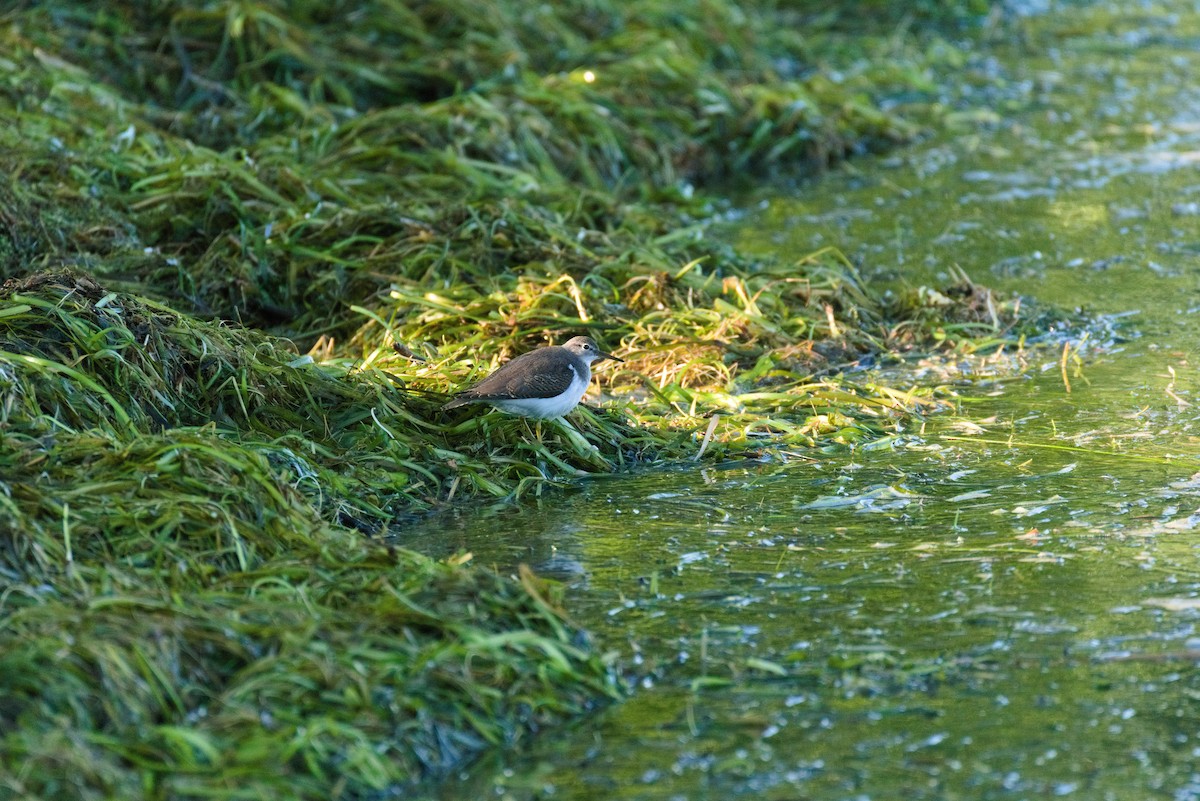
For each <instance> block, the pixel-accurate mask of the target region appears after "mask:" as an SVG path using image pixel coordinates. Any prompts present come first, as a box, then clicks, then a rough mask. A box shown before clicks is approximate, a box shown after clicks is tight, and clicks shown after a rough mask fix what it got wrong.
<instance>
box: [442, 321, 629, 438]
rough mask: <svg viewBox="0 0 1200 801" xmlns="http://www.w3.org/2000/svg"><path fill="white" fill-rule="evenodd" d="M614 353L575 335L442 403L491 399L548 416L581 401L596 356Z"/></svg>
mask: <svg viewBox="0 0 1200 801" xmlns="http://www.w3.org/2000/svg"><path fill="white" fill-rule="evenodd" d="M598 359H612V360H613V361H614V362H619V361H621V359H618V358H617V357H616V356H613V355H612V354H611V353H605V352H604V351H602V350H600V346H599V345H597V344H596V340H594V339H592V338H591V337H574V338H573V339H569V340H567V342H566V344H565V345H556V346H552V347H548V348H538V349H537V350H533V351H530V352H529V353H523V354H521V355H520V356H518V357H517V358H515V359H513V360H512V361H511V362H508V363H507V364H505V365H503V366H502V367H501V368H500V369H499V370H497V371H496V372H494V373H492V374H491V375H489V376H488V377H487V378H485V379H483V380H482V381H480V382H479V383H478V384H475V385H474V386H472V387H470V388H468V389H465V390H463V391H462V392H459V393H458V394H457V395H455V396H454V400H452V401H450V402H449V403H447V404H446V405H445V406H443V407H442V408H443V409H454V408H457V407H459V406H465V405H467V404H468V403H489V404H491V405H492V406H495V407H496V408H497V409H500V410H501V411H504V412H508V413H509V414H517V415H520V416H522V417H531V418H534V419H536V420H549V419H550V418H552V417H562V416H563V415H564V414H566V413H567V412H569V411H571V410H572V409H574V408H575V407H576V405H578V404H579V399H580V398H582V397H583V393H584V392H585V391H586V390H587V387H588V382H589V381H591V380H592V367H591V365H592V362H594V361H596V360H598Z"/></svg>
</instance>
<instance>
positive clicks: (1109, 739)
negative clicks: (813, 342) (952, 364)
mask: <svg viewBox="0 0 1200 801" xmlns="http://www.w3.org/2000/svg"><path fill="white" fill-rule="evenodd" d="M1020 26H1021V28H1022V32H1023V36H1022V39H1021V40H1022V41H1023V44H1021V45H998V46H997V47H996V48H995V49H994V50H993V51H992V52H991V53H988V54H983V55H980V56H978V58H976V59H975V60H974V61H973V62H972V64H971V66H970V68H969V69H967V70H965V72H964V77H966V78H967V79H968V81H967V82H968V83H974V84H975V85H976V86H977V87H982V88H975V89H972V90H970V91H969V92H968V93H967V94H965V95H964V96H963V97H961V98H951V99H949V102H954V103H956V104H959V105H960V106H961V107H962V108H963V109H964V113H963V114H962V115H961V116H960V120H961V124H962V125H963V126H964V128H963V129H960V130H958V131H955V132H953V133H952V134H951V135H946V136H940V137H936V138H934V139H932V140H930V141H929V142H926V143H924V144H921V145H917V146H913V147H911V148H908V149H905V150H904V151H902V152H899V153H896V154H892V155H889V156H886V157H883V158H880V159H877V160H861V161H858V162H856V163H855V164H854V165H853V166H852V167H851V168H850V169H846V170H841V171H838V172H836V173H834V174H831V175H829V176H827V177H826V178H824V179H823V180H822V181H821V182H819V183H817V184H815V185H812V186H806V187H804V188H803V190H802V191H801V192H800V193H799V194H798V195H797V196H796V197H794V198H793V197H788V196H786V195H783V194H781V193H780V190H779V189H778V188H776V189H774V190H771V191H766V190H764V192H763V194H762V195H761V196H760V197H756V198H753V199H751V200H750V201H749V202H748V204H747V205H748V208H749V211H748V212H747V214H746V216H745V218H744V219H742V220H741V221H740V223H739V224H738V226H737V227H735V228H733V229H731V230H730V231H729V232H728V235H729V236H731V237H733V238H735V239H737V240H738V242H739V244H740V245H741V246H743V247H748V248H759V249H770V250H773V251H776V252H781V253H789V252H794V253H795V254H796V255H801V254H803V253H806V252H809V251H811V250H814V249H816V248H819V247H822V246H825V245H830V244H833V245H838V246H840V247H842V248H843V249H844V250H846V251H847V253H848V255H850V256H851V257H852V258H854V259H855V260H856V261H858V262H860V263H862V264H863V265H864V271H865V272H866V273H867V274H869V275H871V276H873V279H872V280H878V281H893V282H908V283H912V284H918V283H922V282H934V283H936V282H937V281H938V280H939V279H940V278H942V279H944V278H947V277H949V275H950V271H951V269H952V268H953V267H955V266H957V267H961V268H962V269H963V270H965V271H966V272H967V273H968V274H969V275H971V276H972V277H973V278H974V279H975V280H977V281H979V282H982V283H986V284H989V285H992V286H996V287H998V288H1000V289H1007V290H1009V291H1016V292H1020V293H1022V294H1025V295H1032V296H1035V297H1037V298H1040V299H1044V300H1046V301H1048V302H1052V303H1057V304H1060V305H1067V306H1082V307H1085V308H1088V309H1092V310H1095V311H1097V312H1103V313H1109V314H1127V313H1131V312H1132V313H1133V314H1131V315H1129V316H1128V317H1127V318H1125V322H1126V324H1127V325H1128V326H1129V327H1130V329H1129V330H1130V332H1131V333H1130V336H1129V337H1128V338H1127V339H1126V340H1124V341H1116V342H1114V343H1106V344H1105V346H1104V347H1102V348H1096V349H1093V350H1091V351H1088V360H1087V361H1086V362H1085V363H1084V365H1083V366H1082V368H1081V369H1080V370H1076V369H1075V367H1074V366H1070V367H1071V369H1069V370H1068V371H1067V374H1066V379H1065V380H1064V374H1063V371H1062V370H1061V369H1060V365H1059V364H1058V362H1057V361H1056V359H1055V357H1054V355H1053V354H1050V355H1045V356H1043V357H1040V358H1041V360H1042V361H1043V362H1044V364H1039V363H1033V364H1031V365H1030V369H1029V370H1028V372H1027V373H1025V374H1023V375H1013V374H1012V373H1010V372H1006V371H1004V370H1001V369H996V370H994V371H992V370H989V369H987V366H986V365H983V366H982V369H981V368H980V367H979V366H977V369H976V371H975V372H974V374H973V375H971V376H968V377H962V378H961V380H960V381H959V386H958V390H959V391H960V393H961V394H962V400H961V401H960V406H961V413H960V414H948V415H942V416H936V417H931V418H930V419H929V420H928V421H926V422H925V423H924V425H922V426H919V427H915V428H913V429H912V430H910V431H906V432H903V433H902V435H901V436H899V437H898V438H897V439H896V440H894V441H893V442H891V443H888V445H887V446H886V447H876V448H872V449H858V450H846V451H845V452H843V453H841V454H834V455H816V454H814V455H813V458H811V459H810V458H801V457H797V458H795V459H793V460H791V461H787V462H783V463H780V462H773V463H769V464H760V463H753V462H746V463H735V464H724V465H719V466H713V467H707V468H690V469H678V470H672V471H662V470H658V471H653V472H647V473H644V474H639V475H635V476H619V477H604V478H596V479H593V480H589V481H586V482H584V483H582V484H581V485H580V486H578V487H577V488H575V489H573V490H570V491H567V492H565V493H563V494H561V495H559V496H558V497H556V498H555V499H554V500H553V501H549V502H546V503H545V504H544V505H542V506H540V507H537V508H529V507H522V508H520V509H502V510H490V511H487V512H481V513H478V514H469V513H466V512H465V511H464V512H460V513H459V515H458V516H457V517H456V518H453V519H449V520H448V519H445V518H443V519H440V520H438V521H437V528H436V530H430V531H424V532H423V531H414V532H413V533H412V534H411V543H412V544H414V545H416V546H417V547H421V548H423V549H426V550H433V551H437V550H441V551H443V552H453V551H456V550H467V551H471V552H472V553H474V554H475V559H476V561H477V562H479V563H483V564H495V565H496V566H498V567H499V568H500V569H512V568H513V566H515V565H517V564H519V563H522V562H524V563H528V564H531V565H533V566H535V568H536V569H537V570H539V572H542V573H546V574H550V575H554V576H557V577H559V578H561V579H562V580H564V581H566V582H568V583H569V584H570V585H571V590H570V593H569V595H570V603H569V607H570V611H571V614H572V615H573V616H574V617H575V619H576V620H577V621H578V622H580V623H581V624H583V625H584V626H585V627H587V628H588V629H590V630H591V631H592V632H594V634H595V636H596V637H597V638H598V639H599V641H600V642H602V643H605V644H606V645H608V646H610V647H611V648H612V649H613V650H614V651H615V652H618V653H619V654H620V655H621V656H620V658H621V660H623V662H624V663H625V664H630V665H631V666H632V669H633V671H634V680H635V681H637V682H638V688H637V690H636V692H635V693H634V695H633V697H632V698H631V699H630V700H628V701H627V702H624V703H622V704H619V705H616V706H613V707H612V708H610V709H608V710H606V711H605V712H603V713H602V714H600V715H599V716H597V717H596V718H594V719H591V720H588V721H585V722H584V723H582V724H580V725H579V726H577V727H576V728H574V729H572V730H570V731H567V732H555V733H552V734H550V736H548V737H544V738H542V739H541V740H539V741H537V742H535V743H533V744H531V745H529V746H528V747H526V748H523V749H516V750H513V751H509V752H504V753H496V754H492V755H490V756H488V757H487V758H485V759H484V760H483V762H482V763H480V764H478V765H476V766H474V767H473V768H472V769H471V770H469V771H467V772H466V773H464V774H463V775H462V776H461V777H457V778H456V779H455V780H454V781H452V782H451V783H449V784H448V785H446V786H445V787H444V788H443V789H442V790H441V791H440V792H441V793H442V797H443V798H445V799H459V798H471V799H489V798H497V799H500V798H503V799H535V798H536V799H543V798H545V799H549V798H554V799H570V800H571V801H575V800H577V799H578V800H579V801H582V799H595V798H605V799H629V800H630V801H632V800H633V799H647V800H650V799H653V800H654V801H658V800H659V799H664V800H665V799H692V800H694V799H756V800H757V799H779V801H783V800H784V799H788V800H791V799H895V798H906V799H993V798H995V799H1010V798H1011V799H1023V798H1050V797H1064V798H1081V799H1146V798H1165V799H1177V800H1182V799H1200V671H1197V669H1196V667H1197V663H1198V662H1200V631H1198V630H1197V623H1198V621H1200V559H1198V558H1197V557H1198V555H1200V554H1198V553H1197V550H1198V544H1200V539H1198V538H1197V536H1196V533H1195V531H1196V528H1197V525H1198V524H1200V475H1194V474H1196V473H1197V471H1198V470H1200V459H1197V456H1198V455H1200V454H1198V447H1197V443H1198V441H1200V439H1198V437H1200V432H1198V430H1197V416H1198V415H1197V411H1196V409H1197V406H1196V404H1197V403H1198V400H1197V398H1196V394H1195V383H1196V378H1195V370H1194V365H1195V363H1196V359H1197V355H1196V345H1197V341H1198V338H1200V333H1198V331H1197V325H1196V323H1197V319H1196V317H1197V314H1198V313H1200V292H1198V290H1200V286H1198V280H1200V263H1198V255H1200V82H1196V81H1195V80H1194V76H1196V75H1200V11H1198V10H1197V9H1196V8H1195V7H1193V6H1190V5H1188V4H1185V3H1178V2H1176V3H1160V4H1152V3H1142V4H1136V5H1134V4H1122V5H1120V6H1117V5H1112V6H1103V5H1100V6H1088V7H1072V8H1069V9H1060V8H1054V9H1051V10H1050V12H1049V13H1047V14H1045V15H1040V16H1033V17H1030V18H1028V19H1026V20H1024V21H1023V22H1021V23H1020ZM983 73H988V74H990V75H991V76H996V75H1000V76H1002V77H1003V81H1002V82H1001V83H1000V84H996V83H995V82H988V81H976V82H973V81H971V80H970V79H971V78H972V77H973V76H976V75H980V74H983ZM971 108H976V109H977V108H986V109H987V110H990V111H992V112H995V114H994V115H981V114H977V113H974V112H972V111H971ZM981 120H984V121H983V122H981ZM987 120H991V121H987ZM1076 344H1079V343H1076ZM917 374H918V375H921V373H920V371H917ZM931 380H932V379H931ZM1068 382H1069V383H1070V391H1068V387H1067V384H1068Z"/></svg>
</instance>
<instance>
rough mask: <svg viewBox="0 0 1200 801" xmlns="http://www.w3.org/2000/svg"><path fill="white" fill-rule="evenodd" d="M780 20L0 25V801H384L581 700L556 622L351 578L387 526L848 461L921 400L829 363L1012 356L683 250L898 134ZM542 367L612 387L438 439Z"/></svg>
mask: <svg viewBox="0 0 1200 801" xmlns="http://www.w3.org/2000/svg"><path fill="white" fill-rule="evenodd" d="M785 6H787V7H781V6H780V5H779V4H774V3H766V4H761V5H759V4H753V3H752V4H733V3H729V2H725V1H724V0H704V1H703V2H694V3H692V2H688V3H677V2H670V1H669V0H648V1H647V2H643V3H636V4H629V3H612V4H606V3H602V2H601V3H598V2H592V1H591V0H588V1H587V2H579V3H564V4H540V5H538V4H533V5H530V4H528V3H523V2H516V1H515V0H513V2H508V0H503V1H502V2H500V3H492V2H482V0H431V1H430V2H415V3H408V4H396V3H366V4H359V3H340V2H334V3H332V4H331V3H308V2H302V3H288V4H283V3H279V2H274V1H273V0H264V1H263V2H237V3H234V2H215V3H212V2H204V3H201V2H196V1H194V0H172V2H166V3H156V4H142V3H134V4H127V5H121V4H118V5H109V6H105V7H103V8H101V7H98V6H91V5H86V4H77V3H68V2H58V0H52V1H51V2H47V3H37V4H25V5H21V6H19V7H17V8H15V9H11V10H9V11H8V12H6V14H5V16H3V17H0V21H2V22H3V23H4V24H3V25H0V114H2V115H3V116H4V119H5V122H6V124H5V125H3V126H0V277H3V278H6V279H9V280H8V281H7V282H6V283H5V284H4V286H3V287H2V288H0V440H2V443H0V765H3V767H2V768H0V794H3V795H13V796H16V797H45V798H49V797H53V798H86V799H101V798H111V797H120V798H170V799H175V798H199V797H221V798H263V797H291V798H304V799H307V798H312V799H318V798H319V799H328V798H339V797H345V798H376V797H390V796H396V795H403V794H404V793H406V792H409V791H410V790H411V788H412V787H413V786H414V784H415V783H417V782H419V781H421V780H422V779H423V778H427V777H436V776H438V775H440V774H441V773H442V772H444V771H446V770H451V769H454V768H455V767H457V766H459V765H461V764H462V762H463V761H465V760H466V759H468V758H469V757H470V755H471V754H473V753H475V752H476V751H478V750H479V749H481V748H485V747H489V746H495V745H511V744H514V743H519V742H521V741H522V740H523V739H524V738H526V737H528V736H531V735H532V734H534V733H536V732H538V731H540V730H541V729H542V728H544V727H545V726H548V725H553V724H555V723H557V722H560V721H562V720H565V719H567V718H570V717H572V716H575V715H578V714H581V713H582V712H584V711H585V710H587V709H590V708H591V707H593V706H594V705H595V704H598V703H603V702H605V701H606V700H608V699H611V698H615V697H618V696H619V695H620V693H621V689H620V686H619V682H618V681H617V679H616V678H615V675H614V667H613V665H612V663H611V658H610V657H608V656H602V655H601V654H600V653H598V652H597V649H596V648H595V647H594V646H592V645H591V644H590V643H589V642H588V641H587V639H586V637H584V636H583V635H582V633H581V632H579V631H578V630H577V629H576V628H575V627H574V626H573V624H572V623H571V622H570V620H569V617H568V616H567V615H566V614H565V613H564V612H563V611H562V610H561V609H560V608H559V603H560V602H561V599H560V598H559V597H558V594H557V593H558V591H557V589H556V588H555V587H554V586H553V585H551V584H548V583H543V582H541V581H539V580H538V579H537V578H536V577H534V576H532V575H530V574H528V573H527V572H524V571H522V572H521V573H519V574H518V575H516V576H497V575H495V574H493V573H491V572H490V571H487V570H484V569H480V568H477V567H475V566H473V565H472V564H471V562H470V559H469V556H466V555H464V556H461V557H458V558H456V559H454V560H451V561H450V562H447V563H435V562H433V561H431V560H429V559H428V558H426V557H423V556H421V555H419V554H415V553H411V552H409V551H406V550H403V549H399V548H395V547H390V546H389V545H388V542H390V541H391V540H390V538H388V537H387V535H388V534H390V533H392V532H394V531H395V530H397V529H398V528H400V527H402V525H403V520H405V519H406V518H408V517H410V516H412V515H414V514H422V513H425V512H427V511H429V510H436V509H438V508H440V507H443V506H445V505H446V504H448V503H457V502H461V501H463V500H465V499H470V498H478V499H487V498H495V499H505V498H507V499H513V498H518V499H519V498H522V497H527V496H529V495H534V494H537V493H540V492H541V491H543V490H544V489H545V488H547V487H551V486H554V485H555V484H557V483H559V482H562V481H565V480H570V479H571V478H572V477H574V476H577V475H579V474H581V473H587V472H593V473H594V472H611V471H615V470H620V469H622V468H624V467H627V466H629V465H632V464H637V463H645V462H648V461H656V460H680V459H698V458H701V457H702V456H703V458H727V457H732V456H757V455H760V454H762V453H764V452H770V451H772V450H774V451H780V450H793V449H800V448H809V447H842V446H844V445H845V444H849V443H858V442H864V441H873V440H877V439H879V438H880V437H882V436H885V435H886V434H888V433H889V432H892V431H894V430H895V429H896V427H897V424H898V423H902V422H904V421H907V420H910V419H912V418H913V417H914V416H917V415H920V414H922V413H924V412H926V411H929V410H932V409H935V408H938V407H939V406H940V405H941V404H943V403H944V402H945V398H946V397H947V394H948V393H946V392H945V391H943V390H942V389H940V388H937V387H927V388H920V389H916V388H893V387H883V386H876V385H873V384H870V383H868V382H867V381H865V380H862V379H859V380H856V379H855V378H854V376H855V375H856V372H855V371H856V369H857V367H858V366H859V364H860V362H861V361H862V360H864V359H869V360H881V359H900V358H904V357H905V355H906V354H908V353H927V352H929V351H934V350H952V349H958V350H959V351H964V350H965V351H969V350H972V349H978V348H983V347H989V346H994V345H996V344H997V343H1008V342H1012V343H1019V342H1021V341H1022V337H1023V336H1025V335H1028V334H1037V333H1038V332H1039V331H1041V330H1044V328H1045V326H1044V325H1043V324H1041V323H1040V322H1039V321H1038V320H1037V319H1036V318H1031V317H1029V315H1028V313H1027V312H1022V311H1021V310H1020V307H1019V304H1018V303H1017V302H1015V301H1012V300H1006V299H999V298H995V297H993V296H992V295H991V294H990V293H988V292H987V290H986V289H984V288H981V287H977V286H975V285H973V284H970V282H966V281H964V282H961V283H960V285H959V286H958V287H956V288H953V289H944V290H943V291H934V290H931V289H928V288H921V289H918V290H914V291H913V292H912V293H910V294H909V295H906V296H904V297H901V298H888V297H883V296H881V295H880V294H879V293H878V292H877V291H876V290H875V289H873V288H872V287H871V286H869V285H867V284H865V283H864V282H863V281H862V280H861V278H860V277H859V275H858V272H857V270H856V269H855V266H854V265H851V264H849V263H847V262H846V260H845V259H844V258H843V257H842V256H841V255H840V254H839V253H837V252H836V251H833V250H829V251H824V252H820V253H815V254H808V255H802V256H799V257H797V256H796V255H795V254H792V255H788V256H780V257H779V258H777V259H752V258H749V257H747V256H745V255H744V254H741V253H738V252H736V251H734V250H732V249H731V248H729V247H727V246H726V245H724V244H722V243H721V242H719V241H716V240H714V239H713V238H712V237H711V236H710V234H709V222H708V221H709V220H710V219H711V218H712V216H713V213H714V211H715V209H716V206H715V205H714V201H713V200H712V199H711V198H710V197H707V196H706V195H705V194H704V192H703V187H704V186H705V185H711V184H712V183H713V182H717V181H722V180H727V179H729V178H731V177H737V178H746V177H749V176H755V175H762V174H765V173H768V172H772V171H777V170H789V171H792V172H794V173H797V174H800V173H803V172H805V171H812V170H817V169H821V168H822V167H824V166H825V165H826V164H828V163H829V162H831V161H835V160H837V159H839V158H841V157H843V156H845V155H846V154H848V153H851V152H854V151H856V150H863V149H869V148H875V147H880V146H886V145H888V144H890V143H894V142H897V141H902V140H903V139H905V138H906V137H908V136H911V135H912V134H913V133H914V131H915V128H914V126H913V125H911V124H910V123H909V122H907V121H906V120H904V119H902V118H900V117H898V116H896V115H894V114H889V113H885V112H883V111H881V110H880V108H879V106H878V105H877V104H876V103H875V102H874V100H875V98H876V97H877V96H879V95H882V94H885V93H887V92H889V91H894V90H904V91H921V89H922V87H923V86H924V83H923V82H924V81H925V80H926V78H925V76H924V75H923V74H922V65H921V64H919V63H910V64H901V65H897V66H896V67H895V68H894V69H891V70H888V69H887V67H886V64H884V65H881V63H879V62H878V61H876V62H875V63H871V64H870V65H869V66H868V67H854V66H853V65H847V64H843V65H842V68H839V69H838V70H837V71H836V76H835V74H834V71H833V70H827V69H824V68H823V67H822V63H823V62H824V61H825V60H827V59H828V60H832V61H834V62H836V61H837V60H838V58H839V56H838V54H836V53H831V52H830V51H828V50H823V49H822V46H821V40H820V37H821V28H820V27H819V26H818V25H817V24H816V20H818V19H825V20H826V21H827V22H834V21H836V22H838V23H839V24H841V22H842V21H844V19H845V17H843V16H841V15H839V14H832V15H827V14H826V12H827V11H829V9H827V8H825V7H824V5H823V4H812V5H810V4H785ZM797 6H798V7H797ZM957 8H958V6H957V5H956V4H954V3H949V2H946V3H939V2H926V3H923V4H922V5H921V7H920V11H921V13H922V14H931V15H932V16H934V17H938V16H941V15H942V14H943V13H944V15H945V17H946V18H950V19H955V18H956V17H957V13H956V11H955V10H956V9H957ZM922 18H924V17H922ZM836 36H837V38H838V41H840V42H845V41H846V40H845V33H844V32H838V33H837V34H836ZM893 44H894V43H888V44H886V45H880V46H879V47H878V48H877V49H876V50H875V52H877V53H891V52H893ZM858 45H860V46H861V47H863V48H866V49H868V50H869V49H870V48H871V44H870V43H869V42H867V41H865V40H864V41H860V42H858ZM937 51H938V52H941V53H943V54H945V53H950V55H949V56H930V58H940V57H949V58H954V57H955V56H954V49H953V48H950V47H948V46H945V45H943V46H941V47H940V48H938V49H937ZM931 52H934V49H932V48H931ZM917 57H918V58H919V57H920V56H917ZM697 186H698V187H700V188H701V191H696V188H695V187H697ZM580 333H590V334H592V335H594V336H596V337H597V338H598V339H600V340H601V341H602V342H603V343H604V344H605V345H606V346H607V347H609V348H610V349H613V350H615V351H616V352H617V353H618V355H620V356H622V357H623V358H624V359H625V360H626V362H625V364H624V365H621V366H616V365H605V366H604V367H603V368H602V369H601V370H600V371H599V378H598V379H597V384H598V385H599V386H600V388H601V392H602V393H603V394H602V396H601V397H602V402H601V404H600V406H599V407H595V406H593V407H587V406H584V407H581V408H580V409H579V410H578V411H576V412H573V413H572V414H571V415H570V417H569V418H568V420H567V422H564V423H560V422H550V423H545V424H543V425H541V426H533V425H531V424H529V423H527V422H526V421H523V420H517V419H512V418H507V417H503V416H501V415H494V414H479V413H478V410H469V411H466V412H454V413H449V414H445V413H441V412H439V411H438V410H439V407H440V406H441V404H442V403H443V402H444V400H445V398H446V397H447V395H448V393H449V392H451V391H452V390H453V389H455V388H457V387H459V386H461V385H463V384H465V383H466V382H468V381H471V380H473V379H474V378H478V377H480V376H481V375H483V374H484V373H485V372H487V371H489V370H491V369H493V368H494V367H496V366H497V365H499V364H500V363H501V362H502V361H503V360H505V359H507V358H511V357H512V356H514V355H516V354H518V353H520V352H523V351H525V350H527V349H530V348H532V347H536V346H539V345H544V344H549V343H551V342H561V341H563V340H565V339H566V338H568V337H569V336H571V335H574V334H580Z"/></svg>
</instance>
